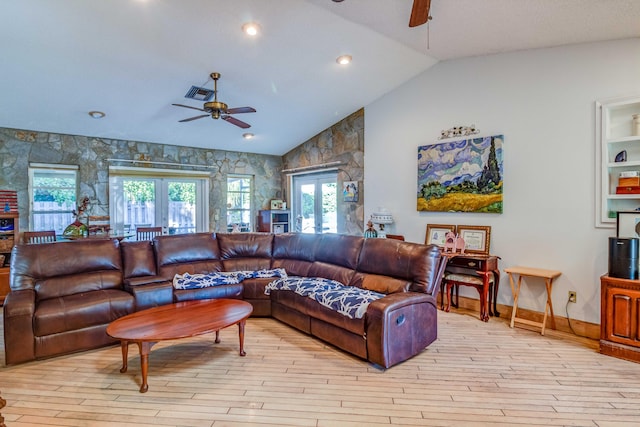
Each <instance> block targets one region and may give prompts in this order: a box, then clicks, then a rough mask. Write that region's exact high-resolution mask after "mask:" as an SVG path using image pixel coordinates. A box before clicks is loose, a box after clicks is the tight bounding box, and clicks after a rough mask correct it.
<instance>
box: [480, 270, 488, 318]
mask: <svg viewBox="0 0 640 427" xmlns="http://www.w3.org/2000/svg"><path fill="white" fill-rule="evenodd" d="M480 319H482V321H483V322H488V321H489V280H488V279H487V277H486V276H485V277H484V279H483V284H482V292H480Z"/></svg>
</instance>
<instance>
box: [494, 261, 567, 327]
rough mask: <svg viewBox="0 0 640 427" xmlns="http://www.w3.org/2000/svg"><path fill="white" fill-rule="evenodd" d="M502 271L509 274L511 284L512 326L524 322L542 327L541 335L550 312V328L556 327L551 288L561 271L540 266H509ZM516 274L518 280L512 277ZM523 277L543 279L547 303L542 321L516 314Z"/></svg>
mask: <svg viewBox="0 0 640 427" xmlns="http://www.w3.org/2000/svg"><path fill="white" fill-rule="evenodd" d="M504 271H505V272H506V273H507V274H508V275H509V283H510V284H511V292H513V311H512V312H511V324H510V326H511V327H512V328H513V327H514V325H515V322H519V323H524V324H525V325H530V326H538V327H542V331H541V333H542V335H544V330H545V328H546V326H547V316H548V314H551V328H552V329H555V328H556V318H555V316H554V314H553V303H552V302H551V289H552V287H553V279H555V278H556V277H558V276H560V275H561V274H562V273H561V272H559V271H556V270H544V269H542V268H532V267H509V268H505V269H504ZM514 274H515V275H518V276H519V277H518V282H517V285H516V282H515V281H514V279H513V275H514ZM523 277H538V278H541V279H544V283H545V287H546V291H547V303H546V304H545V306H544V317H543V320H542V323H540V322H534V321H532V320H527V319H522V318H519V317H517V316H516V312H517V311H518V296H519V295H520V285H521V284H522V278H523Z"/></svg>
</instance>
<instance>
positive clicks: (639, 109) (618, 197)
mask: <svg viewBox="0 0 640 427" xmlns="http://www.w3.org/2000/svg"><path fill="white" fill-rule="evenodd" d="M634 114H640V96H637V97H628V98H618V99H612V100H605V101H598V102H596V165H595V168H596V183H597V185H596V227H603V228H604V227H611V228H613V227H615V225H616V213H617V212H619V211H634V210H636V209H640V194H616V187H618V178H619V177H620V173H621V172H624V171H638V172H640V135H633V133H634V132H633V131H634V127H633V115H634ZM622 151H626V161H624V162H616V161H615V158H616V156H617V155H618V154H619V153H620V152H622Z"/></svg>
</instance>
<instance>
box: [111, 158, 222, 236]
mask: <svg viewBox="0 0 640 427" xmlns="http://www.w3.org/2000/svg"><path fill="white" fill-rule="evenodd" d="M209 178H210V176H209V173H207V172H199V171H179V170H170V169H156V168H153V169H149V168H135V167H124V166H112V167H110V168H109V215H110V217H111V228H112V229H113V230H114V233H116V234H118V235H125V236H128V235H130V234H133V233H135V230H136V228H138V227H158V226H159V227H162V228H163V233H164V234H186V233H198V232H206V231H208V230H209Z"/></svg>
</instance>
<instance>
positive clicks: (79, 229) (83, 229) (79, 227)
mask: <svg viewBox="0 0 640 427" xmlns="http://www.w3.org/2000/svg"><path fill="white" fill-rule="evenodd" d="M87 231H88V230H87V226H86V225H85V224H83V223H81V222H80V221H79V220H78V219H76V220H75V221H74V222H72V223H71V224H69V225H68V226H67V228H65V229H64V231H63V232H62V235H63V236H66V237H83V236H86V235H87Z"/></svg>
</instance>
